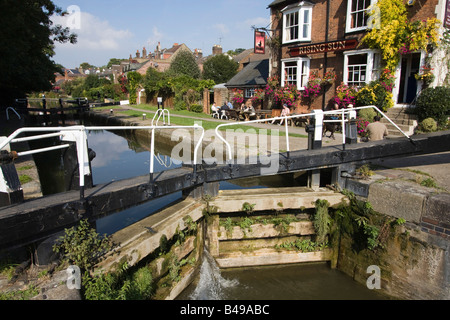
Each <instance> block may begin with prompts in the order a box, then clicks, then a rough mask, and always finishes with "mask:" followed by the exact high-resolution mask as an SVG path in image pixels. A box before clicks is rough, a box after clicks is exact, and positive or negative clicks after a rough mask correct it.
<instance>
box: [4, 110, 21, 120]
mask: <svg viewBox="0 0 450 320" xmlns="http://www.w3.org/2000/svg"><path fill="white" fill-rule="evenodd" d="M9 110H12V111H13V112H14V113H15V114H16V115H17V116H18V117H19V120H21V119H22V118H21V117H20V114H18V113H17V111H16V109H14V108H13V107H8V108H6V120H8V121H9Z"/></svg>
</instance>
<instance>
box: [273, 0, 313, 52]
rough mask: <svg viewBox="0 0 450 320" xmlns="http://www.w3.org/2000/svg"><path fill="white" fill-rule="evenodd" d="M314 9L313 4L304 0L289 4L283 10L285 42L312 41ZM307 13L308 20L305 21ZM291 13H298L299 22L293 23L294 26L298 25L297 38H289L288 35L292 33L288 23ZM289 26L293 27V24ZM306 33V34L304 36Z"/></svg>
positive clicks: (283, 37) (283, 36)
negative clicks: (292, 4) (293, 4)
mask: <svg viewBox="0 0 450 320" xmlns="http://www.w3.org/2000/svg"><path fill="white" fill-rule="evenodd" d="M312 9H313V4H312V3H310V2H305V1H302V2H300V3H299V4H297V5H295V6H288V7H286V8H284V9H283V10H281V12H282V13H283V35H282V39H283V44H287V43H293V42H302V41H311V29H312ZM305 13H307V16H306V17H307V20H308V21H307V22H305V20H306V19H305ZM291 14H297V20H298V21H297V24H293V26H296V27H297V38H295V39H290V37H289V39H287V36H288V35H289V36H290V34H291V31H290V29H289V32H287V31H288V29H287V28H288V26H287V23H288V21H290V18H289V17H290V15H291ZM288 18H289V19H288ZM305 27H307V28H308V29H307V30H306V31H307V32H306V35H305ZM289 28H292V26H289ZM304 35H305V36H304Z"/></svg>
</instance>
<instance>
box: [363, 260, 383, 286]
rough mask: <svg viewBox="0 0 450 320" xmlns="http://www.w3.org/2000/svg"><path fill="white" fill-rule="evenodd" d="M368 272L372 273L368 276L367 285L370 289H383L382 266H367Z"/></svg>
mask: <svg viewBox="0 0 450 320" xmlns="http://www.w3.org/2000/svg"><path fill="white" fill-rule="evenodd" d="M366 272H367V273H370V274H371V275H370V276H369V278H367V281H366V285H367V288H368V289H370V290H373V289H381V270H380V267H378V266H375V265H371V266H369V267H367V270H366Z"/></svg>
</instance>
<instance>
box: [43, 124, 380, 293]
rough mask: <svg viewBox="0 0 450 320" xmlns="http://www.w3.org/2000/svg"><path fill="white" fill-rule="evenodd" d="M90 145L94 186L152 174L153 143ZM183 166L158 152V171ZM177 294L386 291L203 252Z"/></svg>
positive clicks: (101, 136) (332, 275)
mask: <svg viewBox="0 0 450 320" xmlns="http://www.w3.org/2000/svg"><path fill="white" fill-rule="evenodd" d="M88 145H89V148H91V149H93V150H94V151H95V153H96V157H95V158H94V159H93V160H92V162H91V167H92V175H93V183H94V185H96V184H103V183H108V182H110V181H114V180H120V179H125V178H130V177H134V176H140V175H146V174H148V173H149V166H150V152H149V151H148V150H149V148H148V146H142V145H140V144H139V143H138V142H137V140H136V139H130V138H129V137H127V138H125V137H123V136H121V135H119V134H118V133H112V132H109V131H90V132H89V133H88ZM156 153H157V152H156ZM180 165H181V164H180V163H177V162H173V161H171V159H170V158H168V157H167V156H164V155H158V153H157V158H156V159H155V172H159V171H162V170H166V169H169V168H175V167H177V166H180ZM53 169H54V167H53ZM55 175H56V176H58V175H60V174H58V173H55ZM304 182H305V181H304V179H303V176H302V175H299V176H293V175H285V176H276V177H264V178H260V179H245V180H236V181H232V182H223V183H221V185H220V188H221V189H223V190H226V189H244V188H265V187H287V186H293V185H303V184H304ZM51 183H52V182H51ZM181 197H182V195H181V192H178V193H175V194H172V195H169V196H165V197H162V198H159V199H155V200H152V201H149V202H147V203H145V204H142V205H139V206H136V207H133V208H130V209H127V210H124V211H121V212H118V213H115V214H112V215H110V216H107V217H104V218H101V219H99V220H97V222H96V224H97V232H99V233H100V234H112V233H114V232H116V231H118V230H120V229H122V228H124V227H126V226H129V225H131V224H133V223H135V222H137V221H139V220H140V219H143V218H145V217H147V216H149V215H151V214H153V213H155V212H157V211H158V210H160V209H162V208H164V207H165V206H168V205H170V204H172V203H174V202H176V201H179V200H180V199H181ZM178 299H183V300H220V299H227V300H308V299H320V300H323V299H332V300H341V299H345V300H353V299H356V300H378V299H383V296H381V295H379V294H378V293H377V292H376V291H372V290H369V289H367V288H366V287H365V286H363V285H361V284H358V283H357V282H355V281H353V280H352V279H351V278H350V277H348V276H346V275H344V274H343V273H341V272H339V271H338V270H333V269H331V268H330V267H329V266H328V264H326V263H315V264H301V265H298V264H296V265H283V266H267V267H257V268H255V267H253V268H238V269H225V270H220V269H219V268H218V267H217V265H215V263H214V260H213V259H211V257H209V255H208V254H207V253H205V254H204V259H203V261H202V267H201V271H200V273H199V276H198V278H197V279H196V280H195V281H194V282H193V284H191V285H190V286H189V287H188V288H187V289H186V290H185V291H184V292H183V293H182V294H181V295H180V296H179V297H178Z"/></svg>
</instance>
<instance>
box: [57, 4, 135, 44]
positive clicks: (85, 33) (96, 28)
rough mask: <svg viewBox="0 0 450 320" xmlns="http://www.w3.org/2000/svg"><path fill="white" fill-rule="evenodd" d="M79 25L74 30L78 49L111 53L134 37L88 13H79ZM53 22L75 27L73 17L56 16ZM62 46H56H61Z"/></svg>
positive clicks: (130, 33)
mask: <svg viewBox="0 0 450 320" xmlns="http://www.w3.org/2000/svg"><path fill="white" fill-rule="evenodd" d="M78 14H79V20H78V21H79V23H77V27H76V28H73V30H72V31H73V32H74V33H76V34H77V36H78V42H77V44H76V46H77V49H83V50H95V51H110V50H113V51H114V50H117V49H119V48H120V47H121V41H124V40H127V39H129V38H131V37H133V33H132V32H130V31H128V30H117V29H115V28H114V27H113V26H111V25H110V23H109V21H104V20H101V19H99V18H98V17H96V16H93V15H92V14H90V13H87V12H79V13H78ZM52 21H53V22H54V23H55V24H61V25H62V26H64V27H67V26H68V27H71V26H73V21H74V20H73V16H71V15H68V16H65V17H60V16H54V17H53V18H52ZM59 45H61V44H56V46H59Z"/></svg>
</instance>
